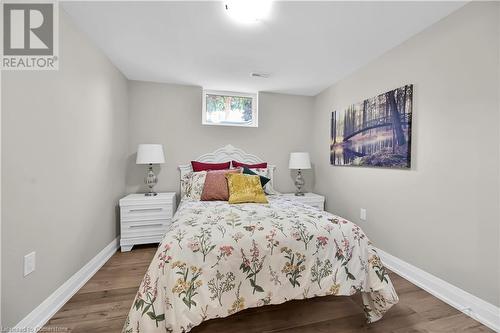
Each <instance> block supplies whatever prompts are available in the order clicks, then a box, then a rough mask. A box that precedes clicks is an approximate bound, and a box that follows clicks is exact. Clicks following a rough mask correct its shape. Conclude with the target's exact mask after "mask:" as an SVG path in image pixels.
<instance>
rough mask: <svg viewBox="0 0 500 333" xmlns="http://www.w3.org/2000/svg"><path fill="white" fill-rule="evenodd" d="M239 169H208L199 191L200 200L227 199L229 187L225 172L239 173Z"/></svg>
mask: <svg viewBox="0 0 500 333" xmlns="http://www.w3.org/2000/svg"><path fill="white" fill-rule="evenodd" d="M240 172H241V170H239V169H235V170H214V171H208V172H207V177H206V178H205V186H204V187H203V192H202V193H201V200H202V201H214V200H221V201H227V200H229V189H228V187H227V179H226V174H227V173H240Z"/></svg>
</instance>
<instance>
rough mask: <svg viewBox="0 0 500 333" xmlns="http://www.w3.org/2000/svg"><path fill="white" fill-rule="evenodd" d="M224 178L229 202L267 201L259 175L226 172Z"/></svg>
mask: <svg viewBox="0 0 500 333" xmlns="http://www.w3.org/2000/svg"><path fill="white" fill-rule="evenodd" d="M226 178H227V186H228V189H229V200H228V201H229V203H230V204H236V203H244V202H256V203H267V199H266V195H265V194H264V190H263V189H262V185H261V183H260V177H259V176H257V175H255V176H253V175H245V174H241V173H228V174H226Z"/></svg>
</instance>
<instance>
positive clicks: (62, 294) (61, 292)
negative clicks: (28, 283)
mask: <svg viewBox="0 0 500 333" xmlns="http://www.w3.org/2000/svg"><path fill="white" fill-rule="evenodd" d="M118 247H119V237H117V238H115V239H114V240H113V241H112V242H111V243H109V244H108V245H107V246H106V247H105V248H104V249H102V251H101V252H99V253H98V254H97V255H96V256H95V257H94V258H92V259H91V260H90V261H89V262H88V263H87V264H86V265H85V266H83V267H82V268H81V269H80V270H79V271H78V272H76V273H75V274H74V275H73V276H72V277H70V278H69V279H68V280H67V281H66V282H64V284H63V285H62V286H60V287H59V288H57V290H56V291H54V292H53V293H52V294H51V295H50V296H49V297H47V298H46V299H45V300H44V301H43V302H42V303H41V304H40V305H39V306H37V307H36V308H35V309H34V310H33V311H31V312H30V313H29V314H28V315H27V316H26V317H24V319H22V320H21V321H20V322H19V323H18V324H17V325H16V326H15V327H14V328H12V330H11V331H12V332H33V331H35V332H37V331H38V330H40V329H41V328H42V327H43V325H45V324H46V323H47V322H48V321H49V319H50V318H52V316H54V315H55V314H56V312H57V311H59V309H61V308H62V307H63V305H64V304H66V302H67V301H68V300H69V299H70V298H71V297H72V296H73V295H74V294H75V293H76V292H77V291H78V290H80V288H81V287H83V285H84V284H85V283H86V282H87V281H88V280H89V279H90V278H91V277H92V276H93V275H94V274H95V273H96V272H97V271H98V270H99V269H100V268H101V267H102V266H103V265H104V264H105V263H106V261H108V260H109V258H111V256H112V255H113V254H114V253H115V252H116V251H117V250H118Z"/></svg>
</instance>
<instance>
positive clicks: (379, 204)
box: [310, 2, 500, 306]
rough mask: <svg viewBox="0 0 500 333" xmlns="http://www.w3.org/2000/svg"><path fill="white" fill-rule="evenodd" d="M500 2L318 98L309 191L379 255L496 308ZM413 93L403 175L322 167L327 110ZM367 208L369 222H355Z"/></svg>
mask: <svg viewBox="0 0 500 333" xmlns="http://www.w3.org/2000/svg"><path fill="white" fill-rule="evenodd" d="M498 7H499V4H498V3H493V2H490V3H484V2H483V3H472V4H468V5H466V6H465V7H463V8H462V9H460V10H458V11H457V12H455V13H453V14H452V15H451V16H449V17H447V18H445V19H443V20H442V21H440V22H438V23H437V24H435V25H434V26H432V27H430V28H429V29H427V30H426V31H424V32H422V33H420V34H418V35H416V36H414V37H413V38H411V39H410V40H408V41H406V42H405V43H403V44H402V45H400V46H398V47H396V48H394V49H392V50H391V51H389V52H388V53H386V54H385V55H383V56H382V57H380V58H379V59H377V60H376V61H374V62H372V63H370V64H369V65H367V66H365V67H364V68H362V69H360V70H359V71H357V72H356V73H354V74H353V75H351V76H349V77H348V78H346V79H344V80H342V81H341V82H339V83H337V84H335V85H333V86H332V87H330V88H328V89H326V90H325V91H323V92H322V93H321V94H319V95H318V96H317V98H316V103H315V111H314V118H313V127H312V128H314V131H313V133H312V141H311V146H310V147H311V151H312V158H313V160H314V161H315V163H316V167H315V177H316V179H317V180H321V181H316V186H315V191H317V192H320V193H323V194H326V196H327V205H328V210H329V211H332V212H336V213H337V214H340V215H342V216H344V217H346V218H349V219H351V220H353V221H354V222H356V223H359V224H360V226H361V227H362V228H363V229H364V230H365V231H366V232H367V233H368V235H369V237H370V238H371V239H372V240H373V241H374V243H375V244H376V245H377V246H378V247H380V248H381V249H383V250H385V251H387V252H389V253H390V254H392V255H395V256H397V257H399V258H401V259H403V260H405V261H407V262H409V263H411V264H413V265H415V266H417V267H419V268H421V269H423V270H425V271H427V272H429V273H431V274H434V275H436V276H438V277H440V278H442V279H444V280H445V281H448V282H450V283H452V284H454V285H456V286H458V287H460V288H462V289H464V290H466V291H469V292H471V293H472V294H474V295H476V296H478V297H480V298H482V299H484V300H486V301H489V302H491V303H493V304H495V305H497V306H498V305H500V301H499V293H500V290H499V285H498V281H499V280H500V277H499V273H498V272H499V270H498V265H499V262H500V259H499V221H500V216H499V200H500V199H499V186H498V184H499V169H500V165H499V150H500V149H499V148H500V147H499V143H500V138H499V100H498V96H499V94H498V89H499V26H498V25H499V12H500V11H499V9H498ZM406 83H413V84H414V85H415V86H414V110H415V113H414V123H413V147H412V150H413V157H412V163H413V167H412V169H411V170H409V171H402V170H387V169H373V168H355V167H332V166H330V165H329V153H328V152H329V144H330V138H329V124H330V114H331V111H333V110H335V109H341V108H344V107H346V106H347V105H349V104H351V103H353V102H357V101H361V100H363V99H364V98H366V97H371V96H375V95H377V94H379V93H382V92H385V91H387V90H390V89H393V88H396V87H399V86H401V85H404V84H406ZM361 207H363V208H366V209H367V216H368V220H367V222H362V221H360V220H359V210H360V208H361Z"/></svg>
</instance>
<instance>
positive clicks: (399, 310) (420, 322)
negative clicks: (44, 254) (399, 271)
mask: <svg viewBox="0 0 500 333" xmlns="http://www.w3.org/2000/svg"><path fill="white" fill-rule="evenodd" d="M155 251H156V247H154V246H153V247H147V246H145V247H136V248H134V250H132V251H131V252H126V253H121V252H117V253H116V254H115V255H113V257H112V258H111V259H110V260H109V261H108V262H107V263H106V264H105V265H104V266H103V267H102V268H101V269H100V270H99V271H98V272H97V273H96V274H95V275H94V277H92V279H90V280H89V281H88V282H87V284H85V286H84V287H83V288H82V289H81V290H80V291H79V292H78V293H77V294H76V295H74V296H73V297H72V298H71V299H70V301H69V302H68V303H67V304H66V305H64V307H63V308H62V309H61V310H59V312H57V313H56V315H55V316H54V317H53V318H52V319H51V320H50V321H49V322H48V323H47V325H46V326H45V327H44V329H42V332H43V330H45V331H50V329H51V328H52V329H54V328H56V329H57V330H52V331H57V332H74V333H77V332H93V333H98V332H106V333H114V332H121V329H122V327H123V323H124V321H125V317H126V316H127V314H128V311H129V309H130V306H131V304H132V301H133V299H134V296H135V294H136V292H137V289H138V287H139V284H140V282H141V280H142V277H143V275H144V273H145V271H146V269H147V267H148V265H149V263H150V261H151V259H152V257H153V255H154V253H155ZM390 276H391V279H392V281H393V283H394V286H395V288H396V291H397V292H398V295H399V298H400V302H399V303H398V304H397V305H396V306H395V307H393V308H392V309H391V310H390V311H389V312H388V313H387V314H386V316H385V317H384V318H383V319H382V320H381V321H379V322H377V323H374V324H369V325H368V324H366V323H365V317H364V314H363V311H362V306H361V298H360V297H359V296H354V297H334V296H325V297H317V298H312V299H308V300H300V301H290V302H287V303H284V304H280V305H270V306H265V307H260V308H253V309H247V310H244V311H242V312H239V313H237V314H235V315H232V316H230V317H227V318H222V319H213V320H209V321H207V322H205V323H203V324H201V325H200V326H198V327H195V328H194V329H193V330H192V331H191V332H193V333H208V332H221V333H224V332H227V333H233V332H262V333H264V332H266V333H270V332H273V333H277V332H287V333H289V332H294V333H295V332H297V333H299V332H300V333H308V332H319V333H322V332H325V333H326V332H335V333H354V332H368V331H369V332H383V333H389V332H392V333H403V332H493V331H492V330H490V329H488V328H487V327H485V326H483V325H481V324H480V323H479V322H477V321H475V320H473V319H471V318H469V317H467V316H466V315H464V314H463V313H461V312H459V311H458V310H455V309H454V308H452V307H450V306H449V305H447V304H446V303H443V302H442V301H440V300H439V299H437V298H435V297H433V296H432V295H430V294H428V293H427V292H425V291H423V290H422V289H420V288H418V287H416V286H415V285H413V284H411V283H410V282H408V281H406V280H405V279H403V278H401V277H399V276H398V275H396V274H394V273H392V272H390Z"/></svg>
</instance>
